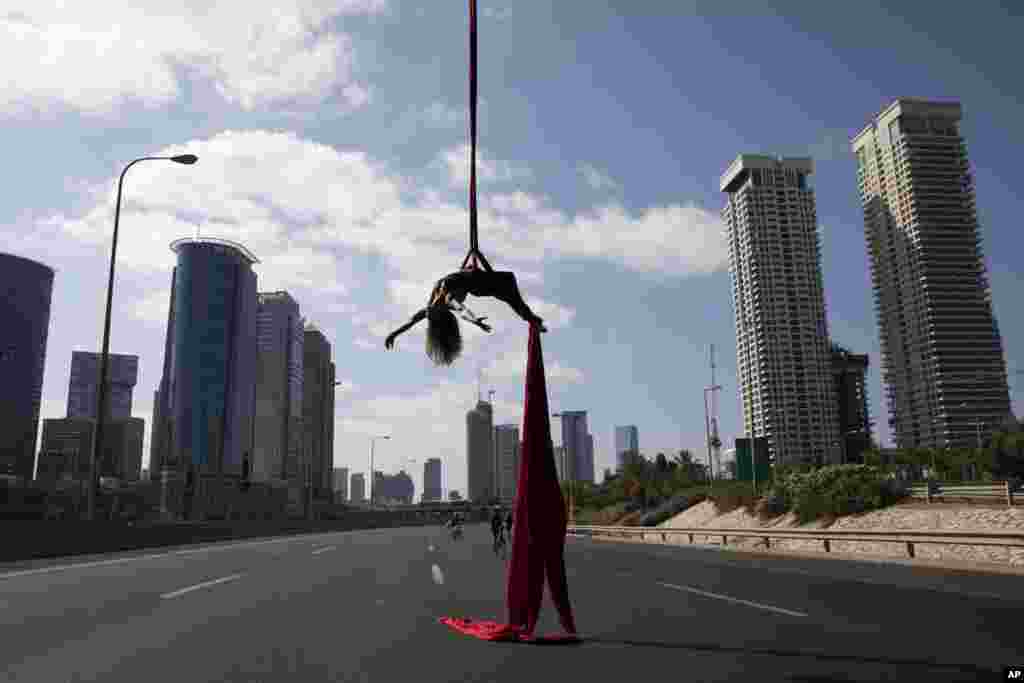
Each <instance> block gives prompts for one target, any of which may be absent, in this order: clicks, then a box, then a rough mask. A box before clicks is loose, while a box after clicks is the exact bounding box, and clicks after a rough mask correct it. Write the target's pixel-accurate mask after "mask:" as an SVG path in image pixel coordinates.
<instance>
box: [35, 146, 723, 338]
mask: <svg viewBox="0 0 1024 683" xmlns="http://www.w3.org/2000/svg"><path fill="white" fill-rule="evenodd" d="M186 151H187V152H191V153H194V154H197V155H198V156H199V163H197V164H195V165H194V166H181V165H178V164H171V163H166V162H160V161H152V162H145V163H142V164H139V165H138V166H136V167H133V168H132V170H131V171H130V172H129V176H128V177H127V179H126V186H125V195H124V205H123V207H122V215H121V220H122V227H123V228H125V229H124V230H122V231H121V237H120V242H119V246H118V259H119V265H118V272H119V273H120V274H121V275H122V276H128V275H129V274H131V273H136V274H138V275H140V276H152V275H156V274H159V275H160V276H161V277H165V276H166V274H167V273H169V272H170V270H171V268H172V267H173V265H174V262H175V257H174V254H173V253H172V252H171V250H170V249H169V248H168V244H169V243H170V242H171V241H172V240H174V239H177V238H181V237H188V236H191V235H192V234H193V233H194V232H195V230H196V229H197V227H198V228H199V230H200V233H201V235H202V236H210V237H219V238H225V239H231V240H234V241H237V242H240V243H242V244H244V245H245V246H246V247H247V248H248V249H250V250H251V251H252V252H253V253H254V254H255V255H256V257H257V258H258V259H259V260H260V263H259V264H258V265H257V266H256V270H257V273H258V275H259V278H260V289H261V290H264V291H269V290H277V289H284V290H288V291H292V292H293V294H295V295H296V296H297V297H298V298H300V300H302V299H303V298H305V299H306V301H308V302H309V307H310V309H311V310H312V312H313V313H315V314H316V315H332V314H355V313H357V312H360V313H362V314H363V315H358V316H354V317H353V321H354V322H355V323H356V325H357V326H358V327H360V328H361V329H362V330H363V332H362V333H361V334H358V335H357V336H358V337H360V338H362V340H363V341H365V342H367V343H370V344H373V345H374V346H379V344H378V343H376V342H374V338H377V339H379V340H381V341H382V340H383V337H384V336H385V335H386V334H387V333H388V332H389V331H390V329H393V327H394V326H395V324H396V323H401V322H404V320H405V319H407V316H408V315H410V314H411V313H412V312H414V311H415V310H418V309H419V308H421V307H422V306H423V305H424V304H425V303H426V299H427V296H428V294H429V292H430V289H431V288H432V287H433V285H434V283H435V282H436V281H437V279H438V278H439V277H440V276H442V275H443V274H445V273H448V272H451V271H453V270H455V269H456V268H458V266H459V264H460V263H461V261H462V258H463V256H464V255H465V253H466V247H467V236H466V225H467V222H468V220H467V214H466V210H465V207H464V206H462V205H461V204H459V203H455V202H454V201H453V200H449V199H446V198H445V196H444V194H443V193H442V192H440V191H438V189H437V188H427V189H421V188H413V189H412V190H410V188H409V187H408V186H407V183H406V181H405V180H404V179H403V178H402V177H401V176H399V175H397V174H395V173H393V172H391V171H390V170H389V169H388V168H386V167H384V166H383V165H382V164H380V163H379V162H377V161H376V160H374V159H372V158H371V157H369V156H368V155H366V154H365V153H363V152H360V151H354V150H349V149H336V148H334V147H330V146H327V145H322V144H319V143H315V142H312V141H309V140H305V139H302V138H300V137H298V136H297V135H295V134H293V133H285V132H272V131H265V130H247V131H225V132H222V133H220V134H217V135H214V136H212V137H210V138H207V139H202V140H193V141H189V142H187V143H185V144H181V145H176V146H173V147H169V148H166V149H164V150H158V151H157V154H159V155H172V154H179V153H183V152H186ZM500 167H501V163H499V162H494V166H492V168H500ZM115 193H116V180H115V179H114V178H111V179H109V180H108V181H107V182H106V183H104V184H103V185H102V186H98V187H92V188H90V189H89V190H88V191H87V192H86V193H85V196H86V197H89V198H91V202H92V203H91V204H87V205H86V206H85V208H84V209H82V210H81V211H79V212H77V213H73V214H69V215H65V214H56V215H51V216H48V217H46V218H45V219H42V220H38V221H36V222H35V223H34V224H31V225H30V226H23V227H27V228H28V230H27V231H26V232H28V233H32V232H33V231H36V230H38V231H39V232H40V234H51V233H61V234H63V235H65V236H66V237H71V238H72V239H73V241H74V243H77V244H84V245H90V246H92V247H94V248H96V249H97V250H103V249H105V248H106V247H107V245H108V243H109V239H110V216H111V215H112V214H113V203H114V197H115ZM480 224H481V239H482V243H483V245H484V252H485V253H486V254H487V255H488V257H489V258H490V260H491V262H492V264H493V265H494V267H495V268H498V269H506V268H508V269H512V270H515V271H517V272H519V273H520V287H521V289H522V291H523V295H524V297H526V300H527V302H528V303H529V304H530V305H531V307H533V308H534V309H535V310H536V311H537V313H538V314H539V315H541V316H542V317H543V318H544V319H545V321H546V322H547V324H548V326H549V327H550V328H558V327H566V326H569V325H571V324H572V320H573V315H574V311H573V310H572V309H570V308H567V307H565V306H563V305H561V304H560V303H558V302H552V301H548V300H546V299H545V298H544V297H543V296H538V294H539V293H540V290H539V287H541V286H543V276H544V269H543V267H544V265H547V264H551V263H552V262H554V261H557V260H558V259H560V258H566V257H569V258H585V259H597V260H605V261H611V262H614V263H618V264H620V265H623V266H625V267H627V268H629V269H633V270H637V271H643V272H661V273H666V274H671V275H687V274H693V273H708V272H712V271H714V270H717V269H719V268H721V267H723V266H724V265H725V263H726V251H725V245H724V242H723V238H722V229H721V224H720V220H719V218H718V217H717V216H716V215H715V214H712V213H711V212H708V211H705V210H704V209H702V208H699V207H697V206H694V205H669V206H661V207H652V208H648V209H646V210H643V211H641V212H639V213H636V214H631V213H629V212H627V211H626V209H625V208H624V207H622V206H620V205H616V204H608V205H606V206H603V207H599V208H597V209H595V210H592V211H589V212H585V213H578V214H568V213H566V212H563V211H560V210H558V209H555V208H552V207H551V206H550V205H549V203H548V200H547V199H546V198H544V197H541V196H538V195H534V194H531V193H527V192H522V191H519V192H514V193H510V194H497V195H494V196H492V197H491V198H490V199H489V200H488V202H486V203H485V204H484V205H483V206H482V210H481V217H480ZM19 229H20V228H19ZM359 258H365V259H373V262H374V263H377V264H380V265H379V266H378V268H379V269H378V270H373V271H367V270H366V268H363V267H361V266H360V263H358V262H356V259H359ZM367 285H370V286H371V287H372V288H373V289H374V291H379V292H383V293H384V295H385V296H386V297H387V300H388V302H389V303H388V305H387V308H386V309H385V308H380V307H379V304H378V307H379V310H376V311H369V310H365V309H357V307H356V306H355V305H354V303H353V302H352V301H351V295H352V292H354V291H356V290H357V289H360V288H365V287H366V286H367ZM157 296H158V295H156V294H153V295H151V299H152V300H151V301H147V302H145V303H140V304H139V306H138V307H137V309H136V310H137V311H138V314H139V315H140V317H142V318H143V319H153V318H152V316H153V315H155V314H153V313H152V311H154V310H159V309H160V308H161V306H159V305H158V304H159V302H158V301H157V298H156V297H157ZM396 304H397V305H396ZM471 307H472V308H473V310H474V311H475V312H477V313H478V314H480V315H487V316H488V317H489V318H490V319H491V321H492V322H498V324H496V325H495V328H496V330H495V332H496V333H503V332H504V330H506V329H512V328H513V327H514V325H513V324H511V323H510V324H509V325H507V326H506V325H504V323H503V322H499V321H504V320H506V319H510V315H511V314H510V313H509V312H508V311H507V310H505V308H506V307H503V306H502V305H500V304H496V303H495V302H490V301H488V300H484V301H480V302H477V301H474V302H472V303H471ZM306 308H307V305H306V304H305V303H304V310H306ZM370 314H372V315H370ZM464 329H465V330H466V338H467V344H468V345H470V348H476V347H474V346H472V345H474V344H478V343H479V344H483V343H485V340H486V337H487V336H488V335H486V334H484V333H483V332H481V331H479V330H477V329H476V328H475V327H473V326H470V325H466V326H464ZM515 329H518V328H515ZM520 331H521V330H520ZM510 333H511V332H510ZM478 337H479V338H478ZM357 344H358V342H357ZM406 346H407V345H406Z"/></svg>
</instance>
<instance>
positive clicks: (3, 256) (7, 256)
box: [0, 251, 56, 276]
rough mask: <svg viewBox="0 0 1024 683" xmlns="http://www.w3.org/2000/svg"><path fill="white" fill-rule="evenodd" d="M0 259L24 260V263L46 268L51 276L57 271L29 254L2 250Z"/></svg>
mask: <svg viewBox="0 0 1024 683" xmlns="http://www.w3.org/2000/svg"><path fill="white" fill-rule="evenodd" d="M0 259H11V260H13V261H22V262H24V263H27V264H31V265H33V266H38V267H39V268H43V269H46V270H47V271H49V274H50V275H51V276H52V275H53V274H54V273H55V272H56V271H55V270H54V269H53V267H52V266H48V265H46V264H45V263H40V262H39V261H36V260H35V259H30V258H28V257H27V256H18V255H17V254H12V253H10V252H6V251H0Z"/></svg>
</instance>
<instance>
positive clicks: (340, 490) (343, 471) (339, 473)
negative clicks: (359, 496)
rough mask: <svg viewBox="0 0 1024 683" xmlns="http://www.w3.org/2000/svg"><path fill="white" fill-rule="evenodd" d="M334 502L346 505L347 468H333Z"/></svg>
mask: <svg viewBox="0 0 1024 683" xmlns="http://www.w3.org/2000/svg"><path fill="white" fill-rule="evenodd" d="M333 484H334V502H335V503H347V502H348V468H347V467H335V468H334V482H333Z"/></svg>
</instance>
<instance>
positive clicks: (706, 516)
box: [659, 501, 1024, 566]
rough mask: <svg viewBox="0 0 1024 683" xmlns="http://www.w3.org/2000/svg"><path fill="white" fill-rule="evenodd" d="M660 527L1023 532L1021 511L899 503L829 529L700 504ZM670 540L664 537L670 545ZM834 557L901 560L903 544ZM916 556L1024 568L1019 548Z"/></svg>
mask: <svg viewBox="0 0 1024 683" xmlns="http://www.w3.org/2000/svg"><path fill="white" fill-rule="evenodd" d="M659 526H660V527H667V528H706V529H724V528H732V529H760V528H773V527H774V528H785V529H822V528H827V529H837V530H838V529H865V530H878V531H882V530H890V529H912V530H920V531H927V530H932V529H935V530H942V531H952V530H962V531H1020V532H1024V508H1020V507H1014V508H1007V507H1003V508H997V507H994V506H993V507H980V506H969V505H945V504H940V505H930V506H929V505H926V504H923V503H921V504H917V503H910V504H903V505H894V506H892V507H888V508H885V509H883V510H873V511H871V512H866V513H863V514H859V515H850V516H848V517H841V518H839V519H837V520H835V521H834V522H832V523H831V524H828V523H827V522H824V521H816V522H810V523H807V524H803V525H800V524H797V520H796V516H795V515H793V514H792V513H787V514H785V515H782V516H780V517H776V518H774V519H770V520H768V521H765V522H762V521H760V520H759V519H757V517H756V516H755V515H752V514H750V513H749V512H747V511H746V510H743V509H738V510H733V511H732V512H727V513H725V514H720V513H719V512H718V511H717V510H716V509H715V506H714V504H713V503H711V502H709V501H705V502H703V503H699V504H697V505H694V506H693V507H691V508H689V509H688V510H686V511H684V512H682V513H680V514H678V515H676V516H675V517H673V518H672V519H669V520H668V521H666V522H663V523H662V524H660V525H659ZM671 538H672V537H671V536H670V537H669V539H670V542H671ZM688 540H689V539H687V538H686V537H678V539H677V540H676V541H675V542H677V543H683V544H685V543H687V542H688ZM694 541H695V542H697V543H715V544H718V543H721V536H718V537H701V536H700V535H697V536H696V537H695V538H694ZM762 544H763V542H762V541H760V540H759V539H753V538H738V539H729V545H730V546H734V547H737V548H743V547H751V548H753V547H757V546H759V545H762ZM830 545H831V550H832V552H834V553H844V554H845V553H855V554H863V555H871V556H876V557H878V556H883V557H901V558H905V557H906V556H907V554H906V547H905V546H904V544H902V543H878V542H873V541H832V542H831V544H830ZM772 548H774V549H778V550H796V551H804V552H807V551H812V552H813V551H820V552H824V548H823V544H822V542H821V541H815V540H806V541H805V540H799V539H794V540H788V539H779V540H776V539H772ZM915 555H916V557H918V558H920V559H924V560H955V561H967V562H986V563H1000V564H1006V563H1009V564H1012V565H1016V566H1024V548H997V547H986V546H969V545H930V544H919V545H917V546H915Z"/></svg>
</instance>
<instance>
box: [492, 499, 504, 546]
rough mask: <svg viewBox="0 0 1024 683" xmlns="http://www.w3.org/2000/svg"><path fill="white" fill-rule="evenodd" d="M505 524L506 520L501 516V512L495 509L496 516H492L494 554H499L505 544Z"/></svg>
mask: <svg viewBox="0 0 1024 683" xmlns="http://www.w3.org/2000/svg"><path fill="white" fill-rule="evenodd" d="M504 522H505V519H504V517H503V516H502V514H501V510H500V509H498V508H494V514H492V515H491V534H492V535H493V536H494V552H498V549H499V548H500V547H501V546H502V545H503V544H504V541H505V538H504V536H503V531H504V528H503V527H504Z"/></svg>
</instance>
